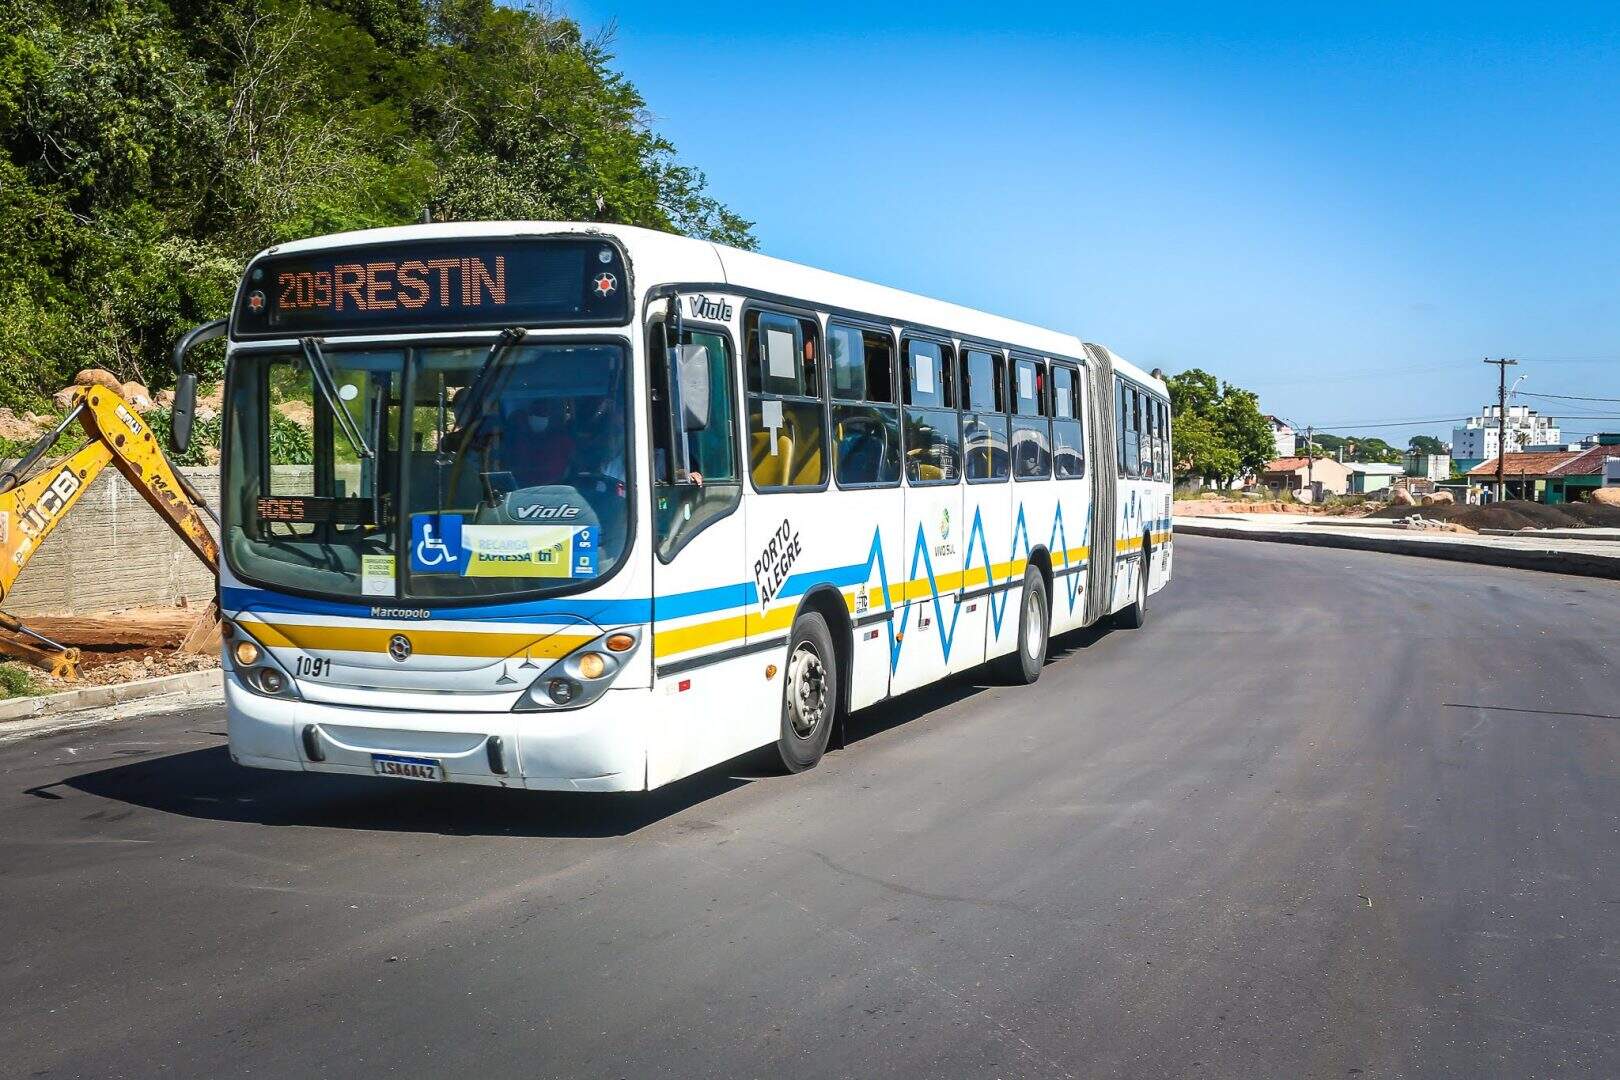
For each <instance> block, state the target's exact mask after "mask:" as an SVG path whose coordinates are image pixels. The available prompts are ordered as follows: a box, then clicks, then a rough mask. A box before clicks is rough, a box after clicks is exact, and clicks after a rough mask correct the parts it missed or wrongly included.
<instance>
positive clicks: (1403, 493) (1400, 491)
mask: <svg viewBox="0 0 1620 1080" xmlns="http://www.w3.org/2000/svg"><path fill="white" fill-rule="evenodd" d="M1389 501H1390V502H1392V503H1394V504H1395V505H1396V506H1415V505H1417V500H1416V499H1414V498H1412V493H1411V492H1410V491H1407V490H1406V489H1405V488H1403V487H1398V488H1396V489H1395V490H1394V491H1393V492H1392V493H1391V494H1390V496H1389Z"/></svg>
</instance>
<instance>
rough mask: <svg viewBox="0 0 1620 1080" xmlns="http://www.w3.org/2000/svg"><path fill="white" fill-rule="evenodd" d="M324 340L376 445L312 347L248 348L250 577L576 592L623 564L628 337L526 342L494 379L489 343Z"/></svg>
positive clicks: (264, 581) (323, 584)
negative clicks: (309, 354) (323, 381)
mask: <svg viewBox="0 0 1620 1080" xmlns="http://www.w3.org/2000/svg"><path fill="white" fill-rule="evenodd" d="M323 356H324V359H325V361H326V363H327V365H328V366H329V367H330V369H331V372H332V382H333V385H334V386H335V388H336V396H337V399H338V404H339V407H340V408H342V409H344V410H346V411H347V412H348V414H349V418H350V419H351V420H352V421H353V428H354V429H355V430H358V431H359V432H360V434H361V435H362V436H363V440H362V442H361V443H360V445H361V446H366V447H369V448H370V449H372V450H373V451H374V455H373V456H371V457H365V456H363V455H362V454H360V453H358V452H357V449H356V444H355V442H354V441H352V440H351V439H350V438H348V437H347V436H346V435H345V434H344V427H345V425H344V424H343V423H341V422H340V419H339V418H337V417H335V416H334V415H333V414H332V410H331V408H330V407H329V406H328V405H327V403H326V398H325V395H323V394H322V393H320V391H319V389H318V388H317V386H316V384H315V382H314V380H313V379H312V378H311V372H310V366H309V363H308V361H307V360H306V358H305V356H304V355H303V354H302V353H300V352H298V351H286V352H283V351H267V352H257V351H250V352H242V353H238V354H236V355H235V356H233V358H232V361H231V363H232V371H231V378H230V406H229V408H228V410H227V416H228V421H227V423H228V428H229V430H228V431H227V433H226V459H225V490H226V491H227V492H229V493H230V495H229V496H228V497H227V499H226V501H225V507H224V510H225V515H224V526H225V550H226V554H227V557H228V559H229V560H230V564H231V567H232V569H233V570H235V572H236V573H237V574H238V575H239V576H240V577H242V578H243V579H244V580H246V581H249V582H253V583H255V584H260V585H263V586H266V587H269V588H284V589H288V590H291V591H295V592H302V593H311V594H316V595H330V596H334V597H344V598H350V597H353V598H360V599H374V598H375V599H384V598H387V599H406V600H419V601H434V600H454V599H476V598H491V597H503V598H504V597H511V596H514V595H533V594H542V593H551V592H561V591H567V590H572V589H576V588H580V587H584V586H586V585H588V584H589V583H590V582H591V581H594V580H596V579H598V578H601V577H603V576H604V575H606V574H607V573H609V572H610V571H611V570H612V569H613V568H614V566H616V565H617V563H618V561H619V560H620V558H621V557H622V556H623V554H624V548H625V545H626V543H627V540H628V532H629V506H630V502H629V491H628V484H629V480H630V474H629V469H628V456H627V451H626V447H627V444H628V428H627V423H628V419H627V417H628V403H627V399H626V393H627V390H628V384H627V380H626V366H627V363H628V360H627V356H626V354H625V350H624V348H623V346H622V345H619V344H609V343H591V344H574V343H568V344H563V343H555V344H520V345H513V346H511V347H509V348H508V349H507V350H506V351H505V354H504V355H502V356H500V357H499V358H498V362H497V363H495V364H490V365H489V366H488V368H487V373H486V378H485V385H484V387H483V388H482V389H480V391H479V392H478V393H476V394H472V393H469V389H470V388H471V387H472V386H473V385H474V384H475V383H477V381H478V377H479V373H480V372H481V371H486V362H487V361H488V360H489V358H490V356H491V351H490V349H489V347H488V346H482V345H469V346H456V347H434V348H425V347H424V348H414V347H408V348H397V347H396V348H385V349H365V348H360V349H344V348H340V347H337V346H335V345H333V344H331V343H328V344H327V345H326V346H325V347H324V352H323ZM492 379H493V380H498V383H497V384H496V385H491V380H492ZM475 398H476V400H474V399H475ZM458 403H459V404H460V405H461V406H462V407H460V408H458Z"/></svg>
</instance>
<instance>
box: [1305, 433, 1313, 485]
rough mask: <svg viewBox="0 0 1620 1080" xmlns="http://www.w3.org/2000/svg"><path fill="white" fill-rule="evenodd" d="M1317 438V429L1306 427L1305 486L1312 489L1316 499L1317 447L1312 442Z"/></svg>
mask: <svg viewBox="0 0 1620 1080" xmlns="http://www.w3.org/2000/svg"><path fill="white" fill-rule="evenodd" d="M1315 437H1316V428H1314V427H1312V426H1311V425H1309V424H1306V425H1305V486H1306V487H1308V488H1310V489H1311V497H1312V498H1313V499H1314V498H1315V497H1316V469H1315V467H1314V465H1313V463H1314V462H1315V461H1316V445H1315V443H1314V442H1313V441H1312V440H1313V439H1314V438H1315Z"/></svg>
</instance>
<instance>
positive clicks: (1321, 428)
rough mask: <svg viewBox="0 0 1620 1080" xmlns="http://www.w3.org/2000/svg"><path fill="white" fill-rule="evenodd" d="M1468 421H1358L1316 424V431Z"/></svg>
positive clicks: (1458, 418) (1449, 418)
mask: <svg viewBox="0 0 1620 1080" xmlns="http://www.w3.org/2000/svg"><path fill="white" fill-rule="evenodd" d="M1468 419H1470V417H1467V416H1442V417H1438V418H1436V419H1432V420H1378V421H1374V422H1372V423H1365V424H1364V423H1361V422H1360V421H1348V422H1342V421H1334V422H1332V423H1328V424H1317V425H1316V430H1318V431H1326V430H1327V429H1328V428H1356V429H1357V430H1360V431H1371V430H1373V429H1374V428H1393V427H1423V426H1424V425H1426V424H1460V423H1462V422H1463V421H1464V420H1468Z"/></svg>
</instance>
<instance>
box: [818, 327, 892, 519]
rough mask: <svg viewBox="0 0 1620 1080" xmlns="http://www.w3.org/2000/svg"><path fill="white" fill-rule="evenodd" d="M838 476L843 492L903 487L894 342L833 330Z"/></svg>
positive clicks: (830, 349)
mask: <svg viewBox="0 0 1620 1080" xmlns="http://www.w3.org/2000/svg"><path fill="white" fill-rule="evenodd" d="M827 359H828V365H829V367H828V371H829V374H830V377H831V381H832V399H833V401H832V430H833V458H834V466H833V467H834V474H835V475H836V476H837V478H838V486H839V487H873V486H878V485H890V484H898V483H899V482H900V409H899V407H898V406H897V405H895V404H894V338H893V337H891V336H890V335H889V334H887V333H883V332H880V331H877V330H864V329H861V328H859V327H854V326H844V325H840V324H839V323H829V324H828V326H827Z"/></svg>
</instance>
